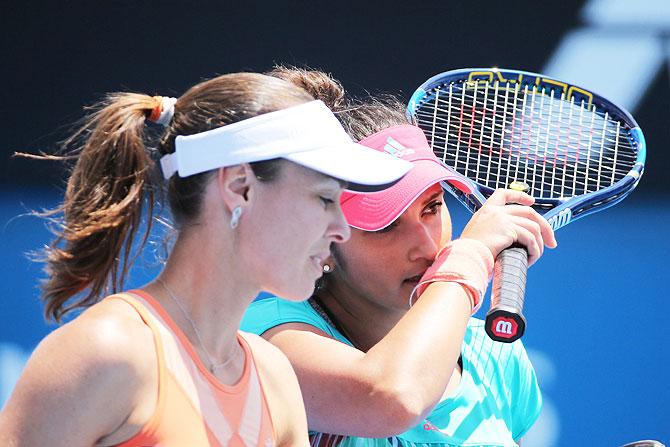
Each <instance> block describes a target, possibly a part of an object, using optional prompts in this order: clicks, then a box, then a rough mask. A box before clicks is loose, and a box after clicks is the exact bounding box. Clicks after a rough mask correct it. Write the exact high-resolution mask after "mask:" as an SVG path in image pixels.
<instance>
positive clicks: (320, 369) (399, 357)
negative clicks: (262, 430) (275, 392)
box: [263, 283, 470, 437]
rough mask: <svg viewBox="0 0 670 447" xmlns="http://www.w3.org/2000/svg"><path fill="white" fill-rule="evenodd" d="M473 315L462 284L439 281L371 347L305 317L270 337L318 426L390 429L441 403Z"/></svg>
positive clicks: (367, 431)
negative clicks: (362, 346)
mask: <svg viewBox="0 0 670 447" xmlns="http://www.w3.org/2000/svg"><path fill="white" fill-rule="evenodd" d="M442 294H448V297H445V296H442ZM469 315H470V301H469V298H468V296H467V294H466V293H465V291H464V290H463V288H462V287H461V286H460V285H458V284H453V283H438V284H435V285H431V286H430V287H429V288H428V289H426V292H425V293H424V295H422V297H421V300H419V301H418V302H417V303H416V305H415V306H414V307H412V309H411V310H410V311H409V312H408V313H407V315H406V316H405V317H403V318H402V320H401V321H400V322H399V323H398V324H397V325H396V326H395V327H394V328H393V330H392V331H391V332H390V333H389V334H388V335H387V336H386V337H384V338H383V339H382V340H381V341H380V342H379V343H378V344H377V345H375V346H374V347H373V348H372V349H370V350H369V351H368V352H367V353H363V352H361V351H359V350H357V349H355V348H352V347H350V346H348V345H345V344H343V343H341V342H339V341H337V340H333V339H331V338H329V337H328V335H326V334H325V333H323V332H321V331H320V330H318V329H316V328H315V327H313V326H310V325H307V324H302V323H291V324H284V325H281V326H277V327H275V328H273V329H270V330H269V331H267V332H265V334H263V337H265V338H266V339H267V340H269V341H271V342H272V343H273V344H275V345H276V346H278V347H279V348H280V349H281V350H282V351H283V352H284V353H285V354H286V355H287V357H288V358H289V360H290V361H291V364H292V365H293V368H294V369H295V371H296V374H297V375H298V380H299V381H300V386H301V388H302V391H303V398H304V400H305V407H306V409H307V414H308V420H309V427H310V428H311V429H313V430H317V431H324V432H329V433H340V434H347V435H352V436H364V437H383V436H389V435H391V434H397V433H401V432H403V431H405V430H406V429H408V428H410V427H412V426H414V425H416V423H418V422H419V421H420V420H421V419H422V418H423V417H425V416H426V415H427V414H428V413H429V412H430V410H432V408H433V406H434V405H435V404H437V402H438V401H439V399H440V397H441V396H442V393H443V392H444V390H445V388H446V385H447V383H448V381H449V379H450V377H451V375H452V373H453V370H454V367H455V365H456V364H457V360H458V356H459V353H460V346H461V344H462V341H463V335H464V333H465V327H466V325H467V320H468V317H469ZM418 334H420V335H418ZM435 340H448V342H447V343H435Z"/></svg>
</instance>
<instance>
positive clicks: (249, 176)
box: [217, 163, 255, 213]
mask: <svg viewBox="0 0 670 447" xmlns="http://www.w3.org/2000/svg"><path fill="white" fill-rule="evenodd" d="M254 179H255V176H254V173H253V171H252V170H251V166H249V164H248V163H243V164H240V165H235V166H226V167H225V168H221V169H219V172H218V174H217V185H218V187H219V193H220V194H221V198H222V199H223V203H225V204H226V208H228V211H229V212H231V213H232V211H233V210H234V209H235V208H237V207H238V206H241V207H242V208H244V206H245V205H246V203H247V202H248V201H249V189H250V188H251V184H252V182H253V180H254Z"/></svg>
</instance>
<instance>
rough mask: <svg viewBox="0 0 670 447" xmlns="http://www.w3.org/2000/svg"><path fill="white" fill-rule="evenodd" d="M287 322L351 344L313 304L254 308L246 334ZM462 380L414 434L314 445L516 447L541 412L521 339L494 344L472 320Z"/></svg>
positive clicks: (317, 437) (267, 302) (328, 439)
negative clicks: (302, 324) (313, 329)
mask: <svg viewBox="0 0 670 447" xmlns="http://www.w3.org/2000/svg"><path fill="white" fill-rule="evenodd" d="M284 323H305V324H309V325H311V326H314V327H315V328H317V329H319V330H321V331H323V332H325V333H326V334H328V335H330V336H331V337H332V338H334V339H336V340H339V341H341V342H342V343H346V344H348V345H352V344H351V342H350V341H349V340H347V338H346V337H345V336H344V335H342V334H341V333H340V332H339V331H338V330H337V329H336V328H334V327H332V326H331V325H330V324H328V322H327V321H326V319H325V318H324V317H323V316H322V315H321V314H320V313H319V312H317V311H316V310H315V309H314V308H313V307H312V305H311V304H310V303H309V302H308V301H304V302H298V303H296V302H289V301H284V300H282V299H279V298H277V297H271V298H267V299H263V300H260V301H256V302H254V303H252V304H251V306H250V307H249V309H248V311H247V312H246V314H245V316H244V318H243V320H242V327H241V328H242V330H243V331H248V332H253V333H256V334H259V335H260V334H262V333H263V332H265V331H267V330H268V329H271V328H273V327H275V326H278V325H280V324H284ZM461 359H462V378H461V383H460V385H459V387H458V389H457V390H456V392H455V394H453V395H452V396H450V397H448V398H446V399H444V400H443V401H441V402H440V403H438V404H437V406H436V407H435V408H434V409H433V411H432V412H431V413H430V415H429V416H428V417H427V418H426V419H425V420H424V421H423V422H422V423H420V424H418V425H417V426H415V427H413V428H411V429H410V430H408V431H406V432H404V433H402V434H400V435H397V436H392V437H389V438H380V439H377V438H375V439H372V438H358V437H353V436H346V437H345V436H336V435H330V434H324V433H313V432H310V440H311V445H312V446H341V447H346V446H361V447H362V446H365V447H377V446H378V447H381V446H415V447H428V446H469V447H516V446H517V443H516V441H517V440H519V439H520V438H521V437H522V436H523V435H524V434H525V433H526V432H527V431H528V429H529V428H530V427H531V426H532V425H533V423H534V422H535V420H536V419H537V418H538V416H539V414H540V409H541V408H542V396H541V394H540V389H539V387H538V384H537V379H536V377H535V371H534V370H533V367H532V365H531V363H530V361H529V360H528V356H527V354H526V350H525V349H524V347H523V344H522V343H521V341H520V340H517V341H515V342H514V343H498V342H494V341H492V340H491V339H490V338H489V337H488V336H487V335H486V332H485V331H484V325H483V321H481V320H477V319H474V318H471V319H470V321H469V323H468V326H467V330H466V333H465V339H464V343H463V347H462V349H461Z"/></svg>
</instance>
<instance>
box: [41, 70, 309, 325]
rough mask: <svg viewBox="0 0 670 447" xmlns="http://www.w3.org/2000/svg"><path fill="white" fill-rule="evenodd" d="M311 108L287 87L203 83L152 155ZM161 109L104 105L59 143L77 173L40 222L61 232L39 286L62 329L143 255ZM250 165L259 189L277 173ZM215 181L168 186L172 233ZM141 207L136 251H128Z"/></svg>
mask: <svg viewBox="0 0 670 447" xmlns="http://www.w3.org/2000/svg"><path fill="white" fill-rule="evenodd" d="M312 99H313V98H312V97H311V96H310V95H309V94H307V93H306V92H305V91H304V90H303V89H301V88H298V87H296V86H294V85H292V84H290V83H288V82H286V81H282V80H280V79H277V78H273V77H270V76H265V75H261V74H256V73H235V74H229V75H223V76H219V77H217V78H214V79H211V80H208V81H204V82H201V83H200V84H197V85H195V86H194V87H192V88H191V89H190V90H189V91H187V92H186V93H185V94H184V95H182V96H181V97H180V98H179V100H178V101H177V103H176V105H175V113H174V117H173V119H172V120H171V122H170V123H169V126H168V128H167V130H166V131H165V133H164V134H163V136H162V137H161V138H160V142H159V143H158V147H157V149H158V152H159V154H158V155H160V154H165V153H171V152H174V141H175V138H176V136H177V135H191V134H195V133H199V132H204V131H206V130H210V129H214V128H216V127H221V126H224V125H226V124H231V123H234V122H237V121H241V120H243V119H247V118H251V117H253V116H256V115H260V114H263V113H268V112H272V111H275V110H279V109H283V108H286V107H290V106H293V105H297V104H301V103H304V102H307V101H311V100H312ZM160 101H161V99H160V97H152V96H148V95H141V94H134V93H115V94H111V95H108V96H107V98H106V99H105V100H103V101H102V102H100V103H99V104H97V105H96V106H94V107H93V110H94V111H93V113H92V114H90V115H89V117H88V118H87V119H86V121H85V122H84V124H83V125H82V126H81V127H80V128H79V130H77V131H76V132H75V133H74V135H73V136H72V137H70V138H69V139H68V140H67V141H66V142H65V143H66V147H74V149H73V150H72V155H73V156H74V157H75V158H76V164H75V166H74V168H73V170H72V173H71V176H70V178H69V180H68V183H67V189H66V192H65V197H64V200H63V203H62V204H61V206H59V207H58V208H57V209H55V210H53V211H50V212H47V213H45V215H46V217H50V218H58V223H59V224H58V226H57V227H56V228H55V230H54V233H55V236H56V238H55V240H53V241H52V243H51V244H50V245H49V246H48V247H47V248H46V250H45V255H44V261H45V262H46V263H47V266H46V271H47V273H48V274H49V278H48V279H47V280H46V281H45V282H44V284H43V285H42V292H43V293H42V295H43V300H44V301H45V303H46V306H45V315H46V316H47V318H52V319H54V320H56V321H60V320H61V318H62V317H63V315H64V314H66V313H67V312H69V311H71V310H73V309H76V308H81V307H88V306H90V305H92V304H94V303H96V302H97V301H98V300H99V298H100V297H101V296H103V295H104V294H106V293H108V292H110V291H111V292H112V293H115V292H117V291H118V290H121V289H122V287H123V280H124V279H125V277H126V274H127V272H128V270H129V268H130V266H131V265H132V262H133V260H134V259H133V258H134V255H133V253H132V251H133V249H136V250H137V253H139V252H140V251H141V249H142V247H143V246H144V244H145V242H146V240H147V238H148V236H149V231H150V229H151V222H152V213H153V205H154V192H155V191H156V188H155V187H154V186H155V185H154V184H152V183H156V185H158V183H157V182H152V178H153V177H154V176H158V173H157V171H158V170H157V169H154V166H155V163H154V161H152V158H153V157H152V154H151V152H152V150H151V149H149V148H148V147H147V146H145V121H146V120H147V117H148V116H150V115H151V114H152V111H154V115H155V114H156V113H155V110H156V107H157V106H160ZM42 158H58V157H50V156H46V157H42ZM68 158H69V157H68ZM251 165H252V169H253V171H254V173H255V174H256V176H257V177H258V178H259V179H260V180H261V181H272V179H273V178H275V177H276V174H277V172H278V169H279V168H278V167H279V166H280V164H278V163H276V162H275V161H273V160H269V161H264V162H259V163H252V164H251ZM212 172H214V171H210V172H205V173H202V174H197V175H193V176H190V177H185V178H181V177H179V176H178V175H175V176H173V177H172V179H170V181H169V182H168V185H167V196H168V201H169V203H170V208H171V212H172V216H173V217H174V219H175V221H176V223H177V226H178V228H179V227H181V226H183V225H186V224H188V223H189V222H191V221H193V220H194V219H197V218H198V216H199V213H200V207H201V202H202V195H203V194H202V193H203V191H204V189H205V186H206V184H207V182H208V181H209V180H210V179H211V174H212ZM161 180H162V179H161ZM145 206H146V208H147V219H146V229H145V230H144V234H143V236H142V243H141V245H140V246H139V247H133V242H134V241H135V238H136V233H137V232H138V231H139V228H140V225H141V223H142V217H143V211H144V207H145ZM78 294H81V296H80V297H77V298H73V297H74V296H75V295H78Z"/></svg>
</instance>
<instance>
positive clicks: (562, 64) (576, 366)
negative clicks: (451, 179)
mask: <svg viewBox="0 0 670 447" xmlns="http://www.w3.org/2000/svg"><path fill="white" fill-rule="evenodd" d="M42 3H44V4H42ZM0 23H1V24H2V29H3V39H2V40H1V41H0V49H1V52H0V54H2V59H3V63H2V70H0V76H1V77H2V84H1V85H3V86H4V87H3V89H2V93H0V95H1V97H2V100H1V101H0V121H1V122H2V133H1V135H0V157H1V160H2V163H0V183H1V187H0V267H1V269H0V272H1V273H0V274H1V275H2V276H1V277H0V278H1V280H0V297H1V298H2V300H3V301H2V309H3V311H2V313H1V314H0V405H1V404H2V403H3V402H4V401H5V399H6V398H7V396H8V394H9V393H10V392H11V389H12V387H13V385H14V383H15V380H16V377H17V376H18V374H19V373H20V371H21V370H22V368H23V365H24V363H25V360H26V359H27V357H28V356H29V354H30V352H31V351H32V350H33V349H34V347H35V346H36V345H37V343H38V342H39V340H40V339H41V338H43V337H44V336H45V335H46V334H47V333H48V332H49V331H51V330H53V329H54V327H55V326H54V325H52V324H48V323H46V322H45V321H44V319H43V317H42V307H41V304H40V301H39V291H38V289H37V285H38V283H39V279H40V278H43V273H42V271H41V266H40V265H39V264H36V263H32V262H30V261H29V260H28V258H27V256H26V253H28V252H30V251H32V250H37V249H39V248H40V247H41V246H42V245H43V244H45V243H46V242H47V241H48V240H49V233H48V231H47V229H46V227H45V225H44V222H43V221H41V220H40V219H37V218H35V217H31V216H28V215H26V214H27V213H29V211H30V210H35V209H42V208H49V207H53V206H55V205H56V204H57V203H58V200H59V197H60V194H61V193H62V191H63V188H64V179H65V171H64V169H63V166H61V165H59V164H58V163H57V162H43V161H31V160H25V159H17V158H13V157H12V154H13V153H14V151H29V152H37V151H40V150H43V151H47V152H54V151H56V150H57V148H58V146H57V143H58V142H59V141H61V140H63V139H64V138H65V137H66V136H67V135H68V130H69V129H71V126H72V124H73V123H74V122H75V121H76V120H77V119H79V118H81V117H82V115H83V110H82V107H83V106H84V105H87V104H89V105H90V104H91V103H93V102H94V101H95V100H96V99H99V98H100V97H101V95H103V94H104V93H106V92H110V91H119V90H120V91H137V92H143V93H148V94H160V95H170V96H179V95H181V94H182V93H183V92H184V91H185V90H186V89H187V88H188V87H189V86H191V85H193V84H194V83H196V82H198V81H200V80H202V79H203V78H208V77H212V76H214V75H217V74H222V73H227V72H232V71H244V70H251V71H264V70H268V69H270V68H272V66H273V64H275V63H283V64H293V65H300V66H303V65H306V66H310V67H314V68H320V69H322V70H325V71H328V72H332V73H333V75H334V76H335V77H336V78H338V79H340V80H341V81H342V83H343V84H344V86H345V88H346V89H347V90H348V91H349V92H350V93H353V94H362V93H364V92H366V91H369V92H372V93H378V92H391V93H395V94H398V95H400V96H401V97H402V99H403V100H407V99H408V98H409V96H410V95H411V93H412V92H413V91H414V89H415V88H416V87H417V86H418V85H419V84H421V83H422V82H423V81H424V80H426V79H427V78H429V77H431V76H432V75H435V74H437V73H439V72H442V71H446V70H450V69H456V68H464V67H491V66H498V67H503V68H515V69H522V70H529V71H535V72H541V73H544V74H546V75H549V76H554V77H558V78H561V79H563V80H566V81H569V82H572V83H574V84H576V85H580V86H583V87H585V88H588V89H591V90H593V91H595V92H596V93H599V94H601V95H602V96H605V97H606V98H609V99H610V100H612V101H613V102H615V103H618V104H621V105H623V106H624V107H626V108H628V109H629V110H630V111H631V112H632V113H633V115H634V116H635V117H636V119H637V121H638V122H639V124H640V126H641V127H642V129H643V131H644V133H645V136H646V139H647V145H648V155H647V171H646V173H645V175H644V177H643V179H642V181H641V183H640V185H639V187H638V189H637V190H636V191H635V192H634V193H633V194H632V195H631V196H629V197H628V198H627V199H626V200H625V201H624V202H622V203H621V204H619V205H617V206H616V207H614V208H611V209H609V210H607V211H605V212H602V213H599V214H596V215H593V216H589V217H587V218H586V219H583V220H579V221H577V222H576V223H574V224H571V225H569V226H567V227H565V228H563V229H561V230H559V231H558V233H557V237H558V240H559V248H558V249H556V250H554V251H551V252H547V253H546V254H545V256H544V258H543V259H542V261H541V262H540V263H538V264H537V265H536V266H534V267H533V268H532V269H531V270H530V273H529V280H528V286H527V304H526V310H525V314H526V318H527V320H528V327H527V332H526V335H525V337H524V343H525V344H526V346H527V348H528V350H529V352H530V355H531V359H532V360H533V362H534V365H535V367H536V370H537V372H538V376H539V380H540V385H541V387H542V389H543V391H544V398H545V404H544V408H543V412H542V415H541V417H540V420H539V421H538V423H537V424H536V425H535V427H534V428H533V429H532V431H531V432H530V433H529V434H528V436H527V437H526V440H525V442H524V446H526V447H528V446H530V447H533V446H535V447H539V446H546V447H553V446H574V445H588V446H618V445H621V444H624V443H626V442H630V441H632V440H636V439H643V438H656V439H660V440H662V441H664V442H665V443H670V409H668V406H667V405H666V404H667V402H669V401H670V391H669V390H668V385H667V383H666V382H667V379H668V377H670V376H669V374H668V367H669V366H670V344H669V343H668V342H667V339H665V338H663V337H664V334H666V333H667V331H668V327H669V325H668V315H670V300H668V298H667V296H666V295H665V294H666V293H667V292H666V289H667V280H668V274H667V273H666V268H665V267H666V266H665V262H666V260H667V256H668V254H669V253H670V242H669V241H668V237H669V235H668V230H670V227H669V224H668V222H670V198H668V193H670V180H669V177H670V154H669V153H668V151H667V149H668V145H669V143H670V120H669V119H668V116H670V115H669V113H670V88H669V85H670V82H669V81H670V79H669V72H668V67H669V64H670V2H669V1H668V0H637V1H635V2H632V1H629V0H543V1H532V0H510V1H506V2H501V1H495V0H480V1H477V2H472V1H468V2H466V1H454V0H451V1H448V0H442V1H436V0H423V1H415V2H398V1H390V0H389V1H385V2H382V1H368V2H350V1H337V2H321V1H311V2H306V1H305V2H295V1H272V2H271V1H259V2H253V1H248V2H244V3H243V2H230V1H229V2H221V1H219V2H206V1H200V2H192V3H191V2H170V1H162V2H154V1H144V2H130V1H107V2H78V1H63V2H52V3H46V2H21V3H19V2H15V3H13V4H12V5H6V6H5V7H4V11H3V13H2V16H1V17H0ZM449 204H450V209H451V210H452V213H453V214H454V220H455V222H456V226H457V227H458V226H461V227H462V225H463V224H464V222H465V221H466V220H467V217H468V216H467V214H466V213H465V211H463V210H462V209H461V207H460V205H459V204H458V203H457V202H456V201H455V200H452V201H451V202H450V203H449ZM157 240H160V236H157ZM159 265H160V264H159V263H158V262H157V261H156V260H155V251H154V250H153V246H151V247H149V250H148V252H147V253H146V254H145V256H143V258H142V260H141V261H140V262H139V263H138V265H137V266H136V268H135V269H134V271H133V272H132V279H131V281H130V283H129V285H130V286H133V285H140V284H142V283H143V282H144V281H146V280H147V279H148V278H150V277H151V276H153V275H154V274H155V273H156V272H157V269H158V268H159ZM485 307H486V305H485Z"/></svg>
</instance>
